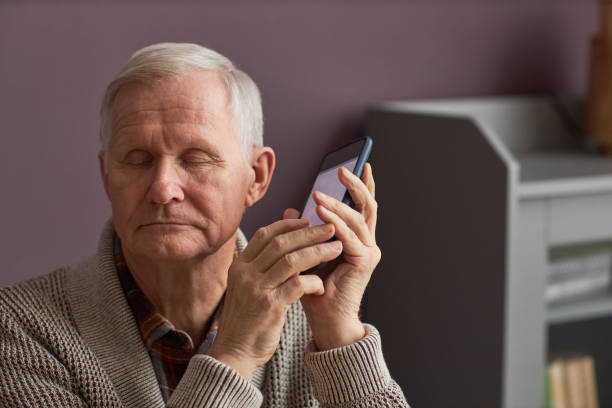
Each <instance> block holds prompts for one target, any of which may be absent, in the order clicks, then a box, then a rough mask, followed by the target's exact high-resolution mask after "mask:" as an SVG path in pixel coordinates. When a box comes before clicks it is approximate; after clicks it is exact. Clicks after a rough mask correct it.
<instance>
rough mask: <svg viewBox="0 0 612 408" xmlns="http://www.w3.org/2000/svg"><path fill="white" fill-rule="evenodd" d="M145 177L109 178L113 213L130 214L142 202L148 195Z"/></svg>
mask: <svg viewBox="0 0 612 408" xmlns="http://www.w3.org/2000/svg"><path fill="white" fill-rule="evenodd" d="M145 179H146V178H145V177H140V178H127V177H124V176H121V175H120V176H114V177H110V178H109V196H110V201H111V205H112V207H113V213H116V214H126V215H127V214H129V213H131V212H133V211H134V209H135V208H136V207H137V206H138V205H139V203H140V202H142V200H143V197H144V195H145V194H146V189H147V185H146V183H145Z"/></svg>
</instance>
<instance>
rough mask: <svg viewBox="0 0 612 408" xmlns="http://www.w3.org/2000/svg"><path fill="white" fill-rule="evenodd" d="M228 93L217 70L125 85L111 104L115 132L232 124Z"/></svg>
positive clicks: (114, 133) (225, 126)
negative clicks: (160, 127) (161, 127)
mask: <svg viewBox="0 0 612 408" xmlns="http://www.w3.org/2000/svg"><path fill="white" fill-rule="evenodd" d="M229 105H230V98H229V92H228V90H227V88H226V86H225V84H224V82H223V80H222V78H221V76H220V74H218V73H217V72H214V71H206V70H192V71H188V72H185V73H182V74H180V75H175V76H171V77H167V78H163V79H160V80H157V81H154V82H153V83H141V82H131V83H127V84H125V85H123V86H122V87H121V88H120V89H119V91H118V92H117V95H116V97H115V99H114V101H113V105H112V111H111V112H112V135H113V137H120V136H121V135H122V134H126V133H129V134H134V133H137V132H138V131H139V130H146V131H147V132H148V133H150V131H151V130H152V129H154V128H155V127H159V126H163V127H165V128H168V127H170V128H177V127H192V128H196V127H197V128H211V127H215V128H219V127H222V128H227V127H231V114H230V109H229Z"/></svg>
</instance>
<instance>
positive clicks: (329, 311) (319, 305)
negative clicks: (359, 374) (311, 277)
mask: <svg viewBox="0 0 612 408" xmlns="http://www.w3.org/2000/svg"><path fill="white" fill-rule="evenodd" d="M338 176H339V179H340V182H341V183H342V184H343V185H344V186H345V187H346V188H347V189H348V191H349V194H350V195H351V198H352V199H353V202H354V203H355V206H354V208H351V207H349V206H348V205H346V204H344V203H342V202H341V201H338V200H336V199H334V198H332V197H329V196H327V195H324V194H322V193H320V192H315V193H314V199H315V202H316V203H317V214H318V215H319V217H320V218H321V220H323V221H324V222H326V223H328V224H333V225H334V227H335V231H336V239H338V240H339V241H340V242H342V246H343V253H342V255H341V257H340V258H338V259H337V260H335V261H333V262H330V263H329V264H328V265H326V266H325V267H324V268H322V269H321V270H319V271H317V272H316V273H317V275H319V276H320V277H321V279H323V283H324V287H325V293H324V294H322V295H304V296H303V297H302V299H301V301H302V306H303V307H304V311H305V312H306V317H307V318H308V322H309V324H310V328H311V329H312V333H313V336H314V340H315V343H316V345H317V348H318V349H319V350H320V351H323V350H329V349H332V348H337V347H342V346H345V345H348V344H352V343H355V342H357V341H359V340H361V339H362V338H363V337H364V336H365V334H366V333H365V328H364V326H363V324H362V323H361V319H360V317H359V308H360V305H361V300H362V298H363V294H364V292H365V289H366V286H367V284H368V282H369V281H370V277H371V276H372V272H373V271H374V268H375V267H376V265H377V264H378V262H379V261H380V257H381V252H380V249H379V248H378V246H377V245H376V239H375V230H376V212H377V203H376V201H375V199H374V178H373V177H372V168H371V166H370V164H369V163H366V165H365V166H364V170H363V174H362V175H361V179H359V178H358V177H357V176H355V175H354V174H352V173H351V172H350V171H349V170H347V169H346V168H344V167H343V168H340V170H339V171H338ZM297 217H299V212H298V211H297V210H295V209H287V210H285V213H284V215H283V218H297Z"/></svg>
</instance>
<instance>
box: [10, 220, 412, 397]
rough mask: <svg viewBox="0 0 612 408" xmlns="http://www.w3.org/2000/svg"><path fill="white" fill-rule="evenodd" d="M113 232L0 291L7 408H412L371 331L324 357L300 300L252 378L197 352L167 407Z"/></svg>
mask: <svg viewBox="0 0 612 408" xmlns="http://www.w3.org/2000/svg"><path fill="white" fill-rule="evenodd" d="M113 234H114V230H113V226H112V223H111V222H110V221H109V222H108V223H107V224H106V226H105V227H104V230H103V232H102V235H101V238H100V243H99V245H98V251H97V253H96V254H95V255H92V256H90V257H89V258H87V259H85V260H84V261H82V262H80V263H79V264H77V265H74V266H71V267H65V268H60V269H58V270H56V271H53V272H51V273H50V274H48V275H45V276H42V277H38V278H34V279H30V280H27V281H25V282H22V283H19V284H16V285H13V286H10V287H7V288H2V289H0V406H2V407H6V408H9V407H147V408H150V407H163V406H168V407H245V408H247V407H248V408H251V407H260V406H263V407H270V408H276V407H278V408H280V407H289V408H293V407H295V408H297V407H319V406H322V407H364V408H365V407H408V404H407V403H406V400H405V398H404V395H403V393H402V391H401V389H400V387H399V386H398V385H397V383H396V382H395V381H393V379H392V378H391V377H390V375H389V371H388V369H387V367H386V364H385V361H384V358H383V354H382V349H381V341H380V335H379V333H378V331H377V330H376V329H375V328H374V327H373V326H371V325H366V332H367V335H366V337H365V338H364V339H362V340H360V341H359V342H357V343H355V344H352V345H349V346H345V347H342V348H337V349H332V350H328V351H323V352H317V351H315V350H316V349H315V348H314V344H313V342H312V341H311V332H310V328H309V326H308V323H307V320H306V317H305V315H304V311H303V310H302V307H301V304H300V302H296V303H295V304H294V305H293V306H292V307H291V308H290V309H289V311H288V313H287V318H286V323H285V325H284V327H283V331H282V335H281V340H280V344H279V346H278V349H277V350H276V352H275V354H274V356H273V357H272V358H271V359H270V361H269V362H268V363H267V364H266V365H265V366H263V367H262V368H261V369H260V370H259V371H258V373H257V375H255V376H254V377H253V379H252V380H251V381H248V380H246V379H245V378H244V377H242V376H241V375H240V374H238V372H236V371H235V370H233V369H232V368H230V367H228V366H227V365H225V364H223V363H221V362H220V361H218V360H216V359H214V358H212V357H210V356H208V355H204V354H196V355H195V356H194V357H192V359H191V360H190V362H189V366H188V368H187V371H186V372H185V374H184V376H183V378H182V380H181V381H180V382H179V384H178V386H177V388H176V390H175V391H174V393H173V394H172V396H171V398H170V399H169V400H168V402H167V405H165V404H164V401H163V399H162V395H161V391H160V388H159V384H158V383H157V379H156V376H155V372H154V370H153V365H152V363H151V358H150V356H149V354H148V353H147V350H146V348H145V345H144V344H143V343H142V339H141V337H140V333H139V331H138V328H137V326H136V322H135V320H134V317H133V315H132V313H131V310H130V308H129V306H128V303H127V301H126V299H125V296H124V294H123V291H122V289H121V285H120V283H119V280H118V278H117V271H116V269H115V266H114V261H113V251H112V249H113V247H112V240H113ZM245 245H246V240H245V239H244V236H243V235H242V234H241V233H240V234H239V246H242V247H244V246H245Z"/></svg>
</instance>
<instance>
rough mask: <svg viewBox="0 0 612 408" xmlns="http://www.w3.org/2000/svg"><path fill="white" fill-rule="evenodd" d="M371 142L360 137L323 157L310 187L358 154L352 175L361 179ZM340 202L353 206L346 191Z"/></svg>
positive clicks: (309, 270) (314, 269) (321, 264)
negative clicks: (326, 172) (325, 173)
mask: <svg viewBox="0 0 612 408" xmlns="http://www.w3.org/2000/svg"><path fill="white" fill-rule="evenodd" d="M373 143H374V142H373V141H372V139H371V138H370V137H369V136H364V137H360V138H359V139H356V140H353V141H351V142H348V143H346V144H344V145H342V146H340V147H339V148H337V149H335V150H332V151H331V152H329V153H327V154H326V155H325V156H323V159H322V160H321V165H320V166H319V170H317V173H316V176H315V177H314V180H313V182H312V187H314V183H315V181H316V180H317V177H318V176H319V174H320V173H321V172H322V171H325V170H327V169H330V168H333V167H335V166H337V165H338V164H341V163H344V162H345V161H348V160H350V159H352V158H353V157H355V155H357V154H359V158H358V159H357V163H355V168H354V169H353V174H354V175H356V176H357V177H359V178H361V174H362V173H363V167H364V166H365V163H366V161H367V160H368V157H369V156H370V152H371V151H372V145H373ZM312 187H311V188H310V193H309V194H308V196H307V197H306V201H305V202H304V205H303V206H302V211H301V212H300V218H302V214H303V213H304V209H305V208H306V204H308V200H309V199H310V195H311V194H312ZM342 202H343V203H344V204H346V205H348V206H350V207H351V208H353V207H354V206H355V203H353V200H352V199H351V194H350V193H349V191H348V189H347V190H346V193H344V197H343V198H342ZM335 239H336V237H332V238H331V239H330V241H333V240H335ZM325 265H327V262H323V263H320V264H319V265H317V266H315V267H312V268H310V269H308V270H306V271H303V272H301V273H302V274H309V273H314V272H316V271H317V270H319V269H321V268H323V267H324V266H325Z"/></svg>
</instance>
